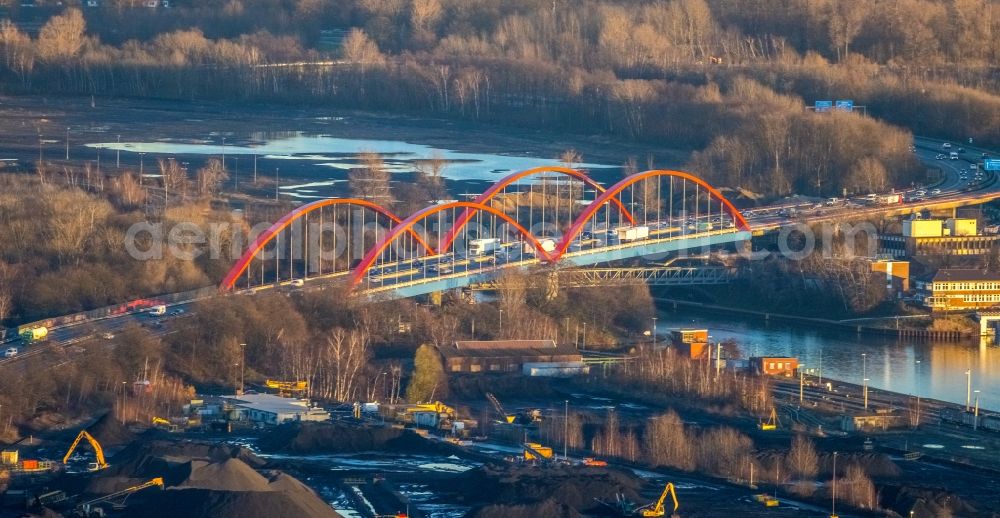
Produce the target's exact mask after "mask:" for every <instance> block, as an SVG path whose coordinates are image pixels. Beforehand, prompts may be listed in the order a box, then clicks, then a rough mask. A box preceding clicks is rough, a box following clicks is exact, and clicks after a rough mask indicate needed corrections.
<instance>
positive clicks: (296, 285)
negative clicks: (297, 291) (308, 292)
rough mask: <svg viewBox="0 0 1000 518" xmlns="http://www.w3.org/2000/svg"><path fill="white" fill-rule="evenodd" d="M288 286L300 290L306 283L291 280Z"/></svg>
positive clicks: (299, 280)
mask: <svg viewBox="0 0 1000 518" xmlns="http://www.w3.org/2000/svg"><path fill="white" fill-rule="evenodd" d="M290 284H291V285H292V286H295V287H296V288H301V287H302V286H305V285H306V281H304V280H302V279H292V282H291V283H290Z"/></svg>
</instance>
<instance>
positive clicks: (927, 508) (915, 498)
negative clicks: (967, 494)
mask: <svg viewBox="0 0 1000 518" xmlns="http://www.w3.org/2000/svg"><path fill="white" fill-rule="evenodd" d="M879 505H880V506H881V507H882V508H883V509H890V510H892V511H895V512H896V513H897V514H899V515H900V516H927V517H937V516H940V517H945V516H947V517H951V516H974V515H976V509H975V508H974V507H972V506H971V505H970V504H969V503H968V502H965V501H964V500H962V499H961V498H959V497H958V496H956V495H954V494H952V493H948V492H946V491H939V490H934V489H920V488H912V487H901V486H881V487H880V488H879ZM911 511H912V512H913V514H912V515H911V514H910V512H911Z"/></svg>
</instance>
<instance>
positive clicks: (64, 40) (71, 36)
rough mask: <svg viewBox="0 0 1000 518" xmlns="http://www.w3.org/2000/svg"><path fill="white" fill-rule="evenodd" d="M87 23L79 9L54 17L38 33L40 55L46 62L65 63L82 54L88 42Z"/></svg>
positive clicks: (68, 10)
mask: <svg viewBox="0 0 1000 518" xmlns="http://www.w3.org/2000/svg"><path fill="white" fill-rule="evenodd" d="M86 28H87V23H86V22H85V21H84V19H83V13H81V12H80V10H79V9H76V8H70V9H67V10H66V11H65V12H64V13H63V14H61V15H58V16H53V17H52V18H50V19H49V21H48V22H47V23H46V24H45V25H43V26H42V29H41V31H40V32H39V33H38V45H37V48H38V55H39V57H41V58H42V59H43V60H46V61H63V60H68V59H69V58H72V57H73V56H75V55H77V53H79V52H80V49H81V48H82V47H83V44H84V43H85V42H86V35H85V34H84V31H86Z"/></svg>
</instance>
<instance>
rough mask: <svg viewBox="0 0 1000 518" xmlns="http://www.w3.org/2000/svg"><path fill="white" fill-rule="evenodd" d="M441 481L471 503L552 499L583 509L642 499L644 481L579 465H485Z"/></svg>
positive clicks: (443, 485)
mask: <svg viewBox="0 0 1000 518" xmlns="http://www.w3.org/2000/svg"><path fill="white" fill-rule="evenodd" d="M441 484H442V487H441V488H440V489H441V490H442V491H451V492H457V493H458V494H459V498H460V499H461V500H462V501H463V502H465V503H467V504H471V505H490V504H497V503H504V504H518V505H524V504H541V503H543V502H545V501H547V500H549V501H551V502H554V503H556V504H561V505H564V506H568V507H571V508H573V509H575V510H577V511H581V512H583V511H585V510H588V509H594V508H595V507H599V504H597V502H596V500H597V499H599V500H607V501H611V500H614V499H615V495H617V494H622V495H623V496H624V497H625V498H628V499H630V500H632V501H636V502H638V501H642V497H640V496H639V494H638V492H637V491H638V489H639V487H640V486H641V482H640V481H639V480H637V479H636V478H635V477H634V476H632V475H630V474H627V473H625V472H623V471H618V470H614V469H594V468H583V467H580V466H561V467H550V468H537V467H524V466H502V467H491V466H483V467H481V468H477V469H475V470H472V471H469V472H467V473H466V474H464V475H463V476H462V477H460V478H458V479H452V480H448V481H446V482H445V481H443V482H441ZM483 511H486V508H485V507H484V508H483ZM509 516H518V515H516V514H510V515H509Z"/></svg>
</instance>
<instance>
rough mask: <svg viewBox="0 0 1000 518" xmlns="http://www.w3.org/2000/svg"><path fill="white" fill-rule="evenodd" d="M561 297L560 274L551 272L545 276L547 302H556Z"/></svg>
mask: <svg viewBox="0 0 1000 518" xmlns="http://www.w3.org/2000/svg"><path fill="white" fill-rule="evenodd" d="M558 296H559V272H558V271H557V270H555V269H553V270H551V271H550V272H549V273H548V274H547V275H546V276H545V300H555V299H556V297H558Z"/></svg>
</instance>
